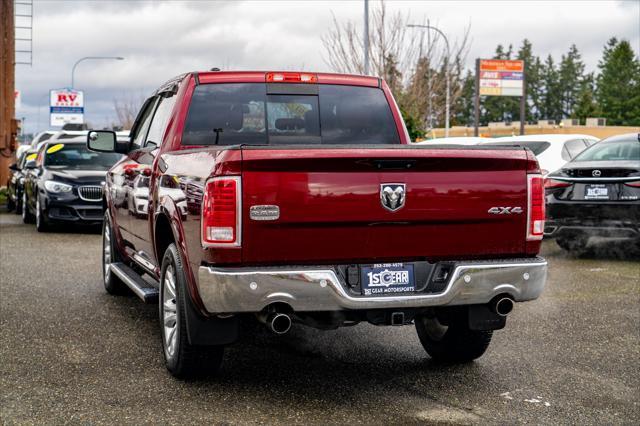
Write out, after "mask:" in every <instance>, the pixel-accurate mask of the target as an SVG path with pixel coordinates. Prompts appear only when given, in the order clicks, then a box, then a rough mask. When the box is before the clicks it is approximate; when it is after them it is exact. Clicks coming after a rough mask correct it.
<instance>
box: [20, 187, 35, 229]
mask: <svg viewBox="0 0 640 426" xmlns="http://www.w3.org/2000/svg"><path fill="white" fill-rule="evenodd" d="M34 219H35V218H34V217H33V214H32V213H31V212H30V211H29V204H27V194H26V192H23V193H22V222H23V223H33V221H34Z"/></svg>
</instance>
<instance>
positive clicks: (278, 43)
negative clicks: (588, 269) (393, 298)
mask: <svg viewBox="0 0 640 426" xmlns="http://www.w3.org/2000/svg"><path fill="white" fill-rule="evenodd" d="M34 3H35V5H34V23H33V27H34V29H33V37H34V43H33V66H31V67H30V66H28V65H16V88H17V89H19V90H21V92H22V106H21V108H19V109H18V110H17V111H16V116H17V117H26V123H25V125H26V131H27V132H33V131H36V130H43V129H45V128H47V127H48V120H49V117H48V93H49V90H50V89H54V88H61V87H67V86H69V85H70V83H71V81H70V80H71V68H72V66H73V64H74V62H75V61H76V60H78V59H79V58H81V57H84V56H122V57H124V58H125V60H124V61H85V62H83V63H81V64H80V65H78V67H77V69H76V76H75V87H76V88H77V89H81V90H84V93H85V120H87V121H89V122H91V123H92V124H93V125H95V126H97V127H101V126H104V125H107V124H108V123H111V122H113V121H115V111H114V99H116V98H118V99H130V98H141V97H142V96H144V95H147V94H149V93H150V92H152V91H153V90H154V89H155V88H156V87H157V86H158V85H159V84H161V83H162V82H164V81H166V80H167V79H169V78H170V77H172V76H174V75H177V74H180V73H182V72H185V71H192V70H206V69H209V68H211V67H214V66H217V67H220V68H223V69H236V70H245V69H261V70H273V69H285V70H293V69H304V70H313V71H330V69H329V68H328V66H327V65H326V63H325V62H324V60H323V58H322V56H323V54H324V51H323V46H322V41H321V36H322V35H323V34H325V33H326V32H327V31H328V29H329V28H330V27H331V25H332V12H333V14H335V16H336V18H337V19H338V20H339V21H347V20H353V21H355V22H357V23H358V25H360V24H361V22H362V18H363V2H362V1H300V2H294V1H285V2H276V1H247V2H240V1H236V2H213V1H212V2H205V1H197V2H182V1H113V2H105V1H102V2H98V1H85V2H81V1H38V0H35V1H34ZM387 5H388V9H389V10H390V11H391V12H395V11H397V10H401V11H403V12H405V13H410V16H411V18H412V19H413V20H415V21H416V22H422V21H426V19H429V20H430V23H431V24H432V25H434V24H435V25H437V26H438V27H439V28H440V29H442V30H443V31H444V32H445V33H446V34H447V35H448V36H449V38H450V39H451V41H452V42H453V40H455V39H456V38H461V37H462V35H463V32H464V30H465V28H466V27H467V26H468V25H470V26H471V38H472V40H471V47H470V53H469V56H468V65H471V64H472V63H473V59H474V58H477V57H491V55H492V54H493V53H494V50H495V47H496V45H497V44H498V43H502V44H504V45H508V44H510V43H512V44H513V45H514V47H515V48H517V47H518V46H519V45H520V43H521V41H522V39H524V38H528V39H529V40H531V42H532V43H533V48H534V54H536V55H540V56H546V55H548V54H551V55H553V56H554V58H555V59H557V60H559V58H560V55H561V54H562V53H564V52H566V51H567V49H568V47H569V46H570V45H571V44H572V43H575V44H576V45H577V46H578V49H579V50H580V52H581V53H582V55H583V59H584V61H585V63H586V65H587V69H588V70H594V69H595V68H596V66H597V63H598V60H599V59H600V56H601V53H602V47H603V45H604V44H605V42H606V41H607V40H608V39H609V38H610V37H613V36H615V37H618V38H624V39H627V40H629V41H630V42H631V43H632V46H633V48H634V50H635V51H636V52H640V0H626V1H586V0H585V1H496V2H488V1H464V2H463V1H459V2H458V1H421V2H418V1H389V2H388V3H387ZM370 7H371V8H373V7H376V4H375V2H374V1H372V2H371V6H370ZM16 24H17V25H19V22H16Z"/></svg>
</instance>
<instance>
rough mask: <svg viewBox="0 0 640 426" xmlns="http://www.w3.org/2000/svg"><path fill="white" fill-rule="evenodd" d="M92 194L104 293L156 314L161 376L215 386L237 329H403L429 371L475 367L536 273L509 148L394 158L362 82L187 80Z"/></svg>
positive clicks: (528, 164)
mask: <svg viewBox="0 0 640 426" xmlns="http://www.w3.org/2000/svg"><path fill="white" fill-rule="evenodd" d="M87 143H88V146H89V148H90V149H93V150H96V151H103V152H104V151H106V152H112V151H115V152H119V153H123V154H126V155H125V157H124V158H123V160H122V161H120V162H119V163H117V164H116V165H115V166H114V167H113V168H112V169H111V170H110V171H109V172H108V174H107V179H106V185H105V189H104V205H105V216H104V227H103V229H104V231H103V271H104V285H105V288H106V290H107V292H109V293H114V294H115V293H121V292H123V291H129V290H132V291H133V292H134V293H135V294H136V295H138V296H139V297H140V298H142V299H143V300H145V301H147V302H156V303H158V305H159V315H160V325H161V327H160V328H161V334H162V342H163V348H164V357H165V361H166V365H167V368H168V369H169V371H170V372H171V373H172V374H173V375H175V376H178V377H184V376H189V375H194V374H203V373H207V372H209V373H210V372H215V371H216V370H217V369H218V368H219V367H220V365H221V362H222V354H223V348H224V346H225V345H228V344H230V343H232V342H234V341H235V340H236V339H237V338H238V336H239V334H240V330H241V329H242V330H244V329H245V328H246V327H242V328H241V327H240V324H241V323H244V321H245V320H247V319H251V318H257V319H258V320H259V321H261V322H263V323H265V324H266V326H267V327H268V328H269V329H271V330H272V331H273V332H275V333H280V334H281V333H286V332H287V331H288V330H289V328H290V327H291V324H292V322H296V323H300V324H304V325H308V326H312V327H316V328H320V329H335V328H337V327H341V326H345V325H353V324H356V323H358V322H369V323H371V324H375V325H397V326H400V325H408V324H415V326H416V329H417V333H418V337H419V339H420V341H421V343H422V345H423V346H424V348H425V350H426V351H427V353H428V354H429V355H430V356H431V357H432V358H434V359H436V360H444V361H448V362H465V361H471V360H473V359H475V358H478V357H479V356H481V355H482V354H483V353H484V352H485V350H486V349H487V346H488V345H489V342H490V340H491V336H492V331H493V330H496V329H500V328H503V327H504V325H505V318H506V315H507V314H508V313H509V312H510V311H511V309H512V308H513V303H514V302H524V301H527V300H532V299H536V298H537V297H538V296H539V295H540V293H541V292H542V290H543V287H544V284H545V279H546V273H547V263H546V261H545V260H544V259H542V258H540V257H538V256H537V254H538V251H539V249H540V244H541V240H542V234H543V230H544V185H543V179H542V176H541V175H540V171H539V169H538V164H537V162H536V159H535V157H534V155H533V154H532V153H531V152H530V151H529V150H527V149H525V148H521V147H517V146H513V147H509V146H507V147H504V146H500V147H495V146H491V147H460V146H453V145H449V146H448V145H433V146H411V145H410V141H409V137H408V134H407V131H406V128H405V126H404V122H403V121H402V118H401V115H400V111H399V109H398V107H397V105H396V103H395V101H394V99H393V97H392V95H391V92H390V90H389V88H388V87H387V85H386V84H385V82H384V81H382V80H380V79H379V78H373V77H364V76H349V75H338V74H312V73H294V72H219V71H211V72H193V73H189V74H185V75H181V76H179V77H177V78H175V79H173V80H171V81H169V82H168V83H166V84H164V85H163V86H162V87H160V89H158V90H157V91H156V92H155V93H154V94H153V96H151V97H150V98H149V99H147V100H146V102H145V103H144V105H143V107H142V109H141V111H140V113H139V115H138V117H137V119H136V121H135V124H134V125H133V128H132V130H131V140H130V142H127V143H124V142H122V141H118V140H117V138H116V135H115V134H114V133H113V132H109V131H102V130H96V131H91V132H89V134H88V140H87Z"/></svg>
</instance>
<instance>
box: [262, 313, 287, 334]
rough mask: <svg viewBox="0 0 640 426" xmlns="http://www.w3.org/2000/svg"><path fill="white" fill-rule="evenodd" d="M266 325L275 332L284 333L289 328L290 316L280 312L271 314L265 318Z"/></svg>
mask: <svg viewBox="0 0 640 426" xmlns="http://www.w3.org/2000/svg"><path fill="white" fill-rule="evenodd" d="M267 327H269V330H271V331H272V332H273V333H275V334H285V333H286V332H288V331H289V330H290V329H291V317H290V316H289V315H287V314H282V313H276V314H271V315H269V318H267Z"/></svg>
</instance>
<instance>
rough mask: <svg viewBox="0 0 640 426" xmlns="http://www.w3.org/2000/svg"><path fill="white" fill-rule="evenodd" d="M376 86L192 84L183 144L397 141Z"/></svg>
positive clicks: (380, 93)
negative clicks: (279, 89)
mask: <svg viewBox="0 0 640 426" xmlns="http://www.w3.org/2000/svg"><path fill="white" fill-rule="evenodd" d="M399 143H400V139H399V136H398V132H397V129H396V125H395V122H394V120H393V116H392V115H391V109H390V108H389V104H388V102H387V99H386V98H385V96H384V93H383V91H382V90H380V89H377V88H372V87H357V86H340V85H322V84H320V85H318V94H317V95H307V94H267V85H266V84H264V83H233V84H208V85H200V86H198V87H196V89H195V91H194V93H193V98H192V100H191V106H190V107H189V113H188V115H187V120H186V122H185V129H184V134H183V137H182V144H183V145H237V144H247V145H265V144H271V145H283V144H300V145H304V144H399Z"/></svg>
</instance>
